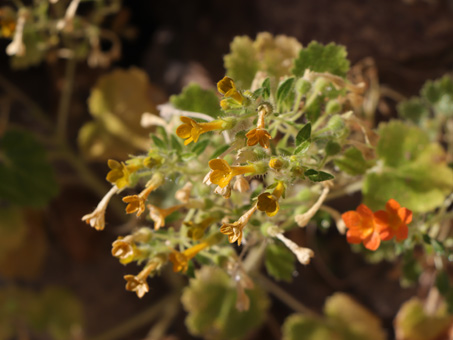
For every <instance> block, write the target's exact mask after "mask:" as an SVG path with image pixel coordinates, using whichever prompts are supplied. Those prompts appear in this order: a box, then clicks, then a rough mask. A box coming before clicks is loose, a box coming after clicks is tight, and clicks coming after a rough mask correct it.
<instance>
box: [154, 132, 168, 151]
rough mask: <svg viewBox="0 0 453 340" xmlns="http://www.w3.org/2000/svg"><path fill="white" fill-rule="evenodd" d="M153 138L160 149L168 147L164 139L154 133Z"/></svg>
mask: <svg viewBox="0 0 453 340" xmlns="http://www.w3.org/2000/svg"><path fill="white" fill-rule="evenodd" d="M151 139H152V140H153V142H154V145H155V146H157V147H158V148H159V149H166V145H165V143H164V141H163V140H162V139H160V138H159V137H157V136H155V135H152V136H151Z"/></svg>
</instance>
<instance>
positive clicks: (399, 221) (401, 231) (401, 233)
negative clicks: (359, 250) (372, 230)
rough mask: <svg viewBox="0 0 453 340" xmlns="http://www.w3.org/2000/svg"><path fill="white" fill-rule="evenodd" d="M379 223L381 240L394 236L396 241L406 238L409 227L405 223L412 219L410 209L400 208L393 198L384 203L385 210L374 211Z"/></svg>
mask: <svg viewBox="0 0 453 340" xmlns="http://www.w3.org/2000/svg"><path fill="white" fill-rule="evenodd" d="M374 216H375V217H376V221H377V223H378V225H379V234H380V237H381V239H382V240H383V241H388V240H391V239H392V238H393V236H396V240H397V241H403V240H405V239H407V234H408V232H409V229H408V227H407V225H408V224H409V223H411V221H412V211H410V210H409V209H407V208H402V207H401V206H400V204H399V203H398V202H397V201H395V200H394V199H393V198H392V199H389V200H388V202H387V204H386V205H385V211H384V210H379V211H376V212H375V213H374Z"/></svg>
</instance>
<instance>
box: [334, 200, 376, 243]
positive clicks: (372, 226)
mask: <svg viewBox="0 0 453 340" xmlns="http://www.w3.org/2000/svg"><path fill="white" fill-rule="evenodd" d="M341 217H342V218H343V221H344V223H345V224H346V228H348V229H349V230H348V232H347V233H346V238H347V240H348V242H349V243H354V244H359V243H362V242H363V245H364V246H365V248H367V249H369V250H376V249H377V248H379V245H380V244H381V238H380V237H379V230H380V228H381V226H380V225H378V223H377V221H376V219H375V218H374V214H373V212H372V211H371V210H370V208H368V207H367V206H366V205H365V204H360V205H359V206H358V207H357V209H356V211H347V212H345V213H344V214H343V215H341Z"/></svg>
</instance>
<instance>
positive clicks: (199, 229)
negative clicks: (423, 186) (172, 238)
mask: <svg viewBox="0 0 453 340" xmlns="http://www.w3.org/2000/svg"><path fill="white" fill-rule="evenodd" d="M216 220H217V219H216V218H214V217H207V218H205V219H204V220H203V221H201V222H200V223H194V222H184V225H185V226H186V227H188V228H189V230H188V231H187V236H189V237H190V238H191V239H192V240H194V241H197V240H199V239H201V238H202V237H203V235H204V232H205V230H206V229H207V228H208V227H209V226H210V225H211V224H212V223H213V222H215V221H216Z"/></svg>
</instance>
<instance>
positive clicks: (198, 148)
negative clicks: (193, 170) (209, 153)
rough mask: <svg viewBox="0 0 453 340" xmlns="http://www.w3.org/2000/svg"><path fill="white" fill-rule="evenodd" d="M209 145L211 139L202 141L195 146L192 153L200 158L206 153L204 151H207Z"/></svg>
mask: <svg viewBox="0 0 453 340" xmlns="http://www.w3.org/2000/svg"><path fill="white" fill-rule="evenodd" d="M208 145H209V139H205V140H202V141H201V142H198V143H197V144H195V146H194V147H193V149H192V152H193V153H194V154H196V155H197V156H200V155H201V154H202V153H203V152H204V150H206V148H207V147H208Z"/></svg>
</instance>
